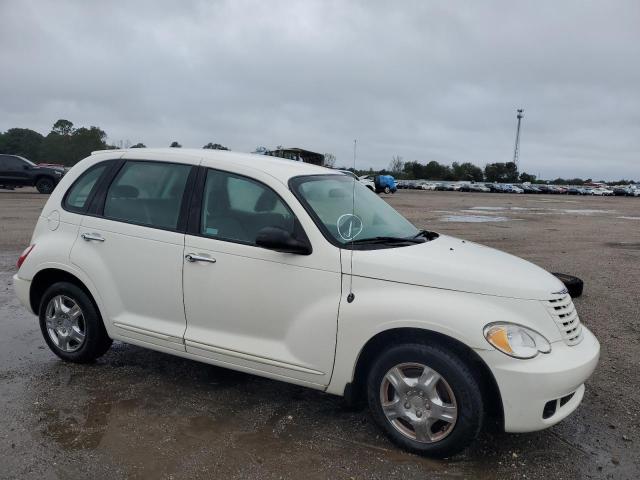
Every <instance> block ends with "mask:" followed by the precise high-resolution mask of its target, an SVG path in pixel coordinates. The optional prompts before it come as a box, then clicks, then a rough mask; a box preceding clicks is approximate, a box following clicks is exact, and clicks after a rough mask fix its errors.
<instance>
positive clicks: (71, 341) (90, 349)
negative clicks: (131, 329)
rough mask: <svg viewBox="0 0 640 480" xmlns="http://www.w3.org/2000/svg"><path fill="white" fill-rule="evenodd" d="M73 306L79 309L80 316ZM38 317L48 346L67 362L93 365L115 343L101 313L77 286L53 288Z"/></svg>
mask: <svg viewBox="0 0 640 480" xmlns="http://www.w3.org/2000/svg"><path fill="white" fill-rule="evenodd" d="M72 305H75V306H77V307H78V309H79V313H78V312H77V311H76V310H74V308H75V307H72ZM74 312H75V313H76V314H75V315H74ZM38 314H39V317H40V330H41V332H42V336H43V337H44V340H45V342H47V345H48V346H49V348H50V349H51V351H52V352H53V353H55V354H56V355H57V356H58V357H60V358H61V359H63V360H66V361H68V362H75V363H89V362H92V361H94V360H95V359H96V358H98V357H100V356H102V355H104V354H105V353H106V352H107V350H109V347H111V343H112V340H111V339H110V338H109V336H108V335H107V331H106V330H105V328H104V324H103V323H102V318H101V317H100V313H99V312H98V310H97V308H96V307H95V305H94V304H93V302H92V301H91V298H89V296H88V295H87V294H86V293H85V292H84V291H83V290H82V289H81V288H79V287H78V286H77V285H74V284H72V283H68V282H58V283H54V284H53V285H51V286H50V287H49V288H48V289H47V290H46V292H45V293H44V295H43V296H42V301H41V302H40V308H39V310H38ZM80 333H82V334H83V335H80Z"/></svg>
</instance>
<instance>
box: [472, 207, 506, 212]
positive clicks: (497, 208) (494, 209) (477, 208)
mask: <svg viewBox="0 0 640 480" xmlns="http://www.w3.org/2000/svg"><path fill="white" fill-rule="evenodd" d="M506 209H507V208H506V207H471V210H491V211H499V210H506Z"/></svg>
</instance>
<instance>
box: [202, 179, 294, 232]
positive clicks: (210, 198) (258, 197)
mask: <svg viewBox="0 0 640 480" xmlns="http://www.w3.org/2000/svg"><path fill="white" fill-rule="evenodd" d="M265 227H279V228H283V229H285V230H288V231H290V232H291V233H295V216H294V215H293V213H292V212H291V210H289V207H287V205H286V204H285V203H284V202H283V201H282V200H281V199H280V197H279V196H278V195H277V194H276V193H275V192H274V191H273V190H271V189H270V188H269V187H267V186H266V185H263V184H261V183H259V182H256V181H254V180H251V179H249V178H246V177H241V176H238V175H234V174H232V173H226V172H221V171H217V170H209V171H208V172H207V179H206V182H205V186H204V195H203V200H202V219H201V222H200V233H201V234H202V235H206V236H208V237H215V238H219V239H221V240H231V241H236V242H242V243H248V244H255V241H256V237H257V235H258V232H259V231H260V230H261V229H263V228H265Z"/></svg>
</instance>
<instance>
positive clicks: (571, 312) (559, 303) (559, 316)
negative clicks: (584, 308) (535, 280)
mask: <svg viewBox="0 0 640 480" xmlns="http://www.w3.org/2000/svg"><path fill="white" fill-rule="evenodd" d="M544 303H545V304H546V306H547V310H548V311H549V313H550V314H551V316H552V317H553V319H554V320H555V322H556V325H558V328H559V329H560V332H561V333H562V338H563V339H564V341H565V342H566V343H567V345H577V344H578V343H580V342H581V341H582V325H581V324H580V318H579V317H578V312H577V311H576V307H574V306H573V302H572V301H571V296H570V295H563V296H562V297H558V298H553V299H551V300H547V301H546V302H544Z"/></svg>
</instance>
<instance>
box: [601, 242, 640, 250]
mask: <svg viewBox="0 0 640 480" xmlns="http://www.w3.org/2000/svg"><path fill="white" fill-rule="evenodd" d="M605 245H606V246H607V247H613V248H621V249H623V250H640V243H634V242H607V243H605Z"/></svg>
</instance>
